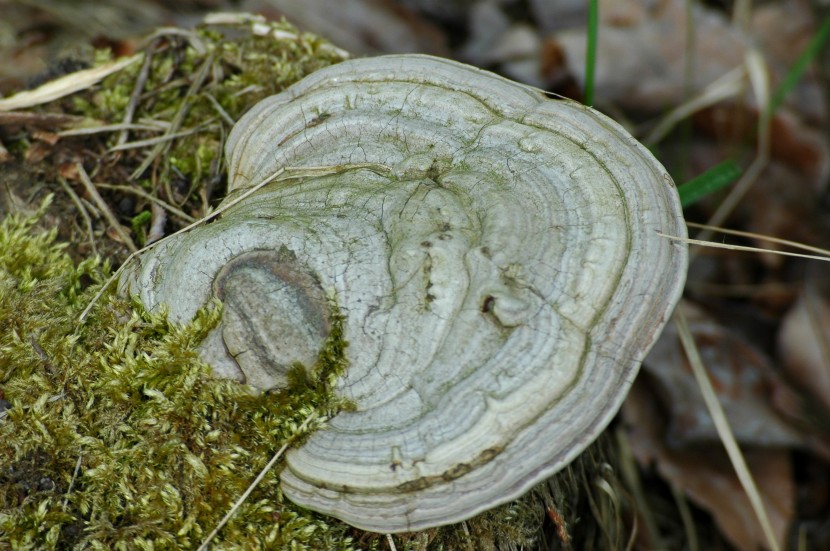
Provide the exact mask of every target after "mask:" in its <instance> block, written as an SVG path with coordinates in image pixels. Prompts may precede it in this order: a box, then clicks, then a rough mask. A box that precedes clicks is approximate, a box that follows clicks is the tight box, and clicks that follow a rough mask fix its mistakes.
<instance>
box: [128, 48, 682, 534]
mask: <svg viewBox="0 0 830 551" xmlns="http://www.w3.org/2000/svg"><path fill="white" fill-rule="evenodd" d="M226 153H227V158H228V166H229V181H230V184H229V185H230V191H231V194H230V197H233V196H234V194H235V193H236V194H237V195H238V193H240V192H242V191H244V190H246V189H250V188H251V187H252V186H255V185H256V184H257V183H259V182H261V181H263V180H264V179H266V178H268V177H269V176H271V175H273V174H275V173H277V172H278V171H280V170H281V169H285V168H286V167H306V168H308V169H309V174H312V173H313V172H314V169H313V168H312V167H340V168H339V169H338V170H336V171H335V172H336V173H333V174H322V175H320V176H314V175H310V176H308V177H305V178H297V179H292V180H285V181H275V182H273V183H271V184H268V185H267V186H264V187H263V188H262V189H260V190H257V191H256V192H255V193H253V194H252V195H251V196H250V197H248V198H246V199H245V200H243V201H241V202H240V203H239V204H237V205H234V206H233V207H232V208H230V209H229V210H228V211H226V212H225V213H223V215H222V217H221V219H218V220H216V221H214V222H212V223H211V224H209V225H205V226H202V227H199V228H196V229H194V230H192V231H190V232H188V233H185V234H182V235H180V236H176V237H174V238H172V239H170V240H168V241H167V242H165V243H163V244H161V245H160V246H159V247H157V248H156V249H154V250H153V251H150V252H149V253H147V254H146V255H145V256H144V257H143V258H142V262H141V265H140V267H138V268H136V269H134V270H132V271H131V272H129V273H127V274H125V276H124V277H122V282H121V286H122V289H123V290H125V292H134V293H138V294H139V296H140V298H141V300H142V301H143V302H144V303H145V304H146V305H147V306H148V307H150V308H158V307H160V306H161V305H162V304H166V305H167V307H168V308H169V312H170V316H171V318H172V319H174V320H178V321H187V320H189V319H190V318H191V317H192V316H193V315H194V314H195V312H196V310H197V309H198V308H199V307H201V306H202V305H204V303H205V302H206V301H207V300H209V299H210V298H211V297H212V296H218V297H219V298H221V299H222V300H223V302H224V305H225V309H224V311H223V319H222V322H221V323H220V325H219V326H218V327H217V328H216V329H214V330H213V331H212V333H211V334H210V335H209V336H208V338H207V339H206V341H205V342H204V343H203V345H202V349H201V354H202V356H203V358H204V359H205V360H207V361H208V362H209V363H211V364H212V365H213V367H214V371H215V372H216V373H217V374H220V375H224V376H229V377H235V378H237V379H238V380H241V381H244V382H247V383H248V384H252V385H255V386H258V387H260V388H269V387H273V386H279V385H281V384H283V383H284V381H285V376H286V370H287V369H288V368H289V367H290V366H291V365H293V364H294V363H295V362H301V363H304V364H308V362H309V361H313V359H314V357H315V354H316V353H317V352H318V351H319V348H320V346H321V345H322V342H323V341H324V340H325V338H326V337H327V335H328V333H329V330H330V324H331V320H330V319H329V313H328V310H327V309H326V304H327V302H326V301H327V300H328V299H329V298H330V297H334V300H335V301H336V304H337V305H338V306H339V309H340V312H341V313H342V314H343V315H344V316H345V339H346V340H347V341H348V342H349V347H348V349H347V356H348V361H349V367H348V370H347V372H346V373H345V375H343V376H342V377H341V378H340V379H339V381H338V382H337V392H338V393H340V394H341V395H342V396H344V397H347V398H348V399H349V400H351V401H352V402H353V403H354V404H355V409H354V410H353V411H344V412H341V413H339V414H338V415H336V416H335V417H334V418H333V419H332V420H331V421H330V422H329V424H328V425H327V426H326V427H325V428H323V429H321V430H319V431H317V432H315V433H314V434H312V435H311V436H310V437H309V438H308V440H307V441H306V442H305V443H304V444H303V445H301V446H300V447H298V448H297V449H293V450H290V451H289V452H288V454H287V456H286V466H285V468H284V470H283V471H282V474H281V479H282V485H283V491H284V493H285V495H286V496H288V497H289V498H290V499H291V500H293V501H294V502H296V503H298V504H301V505H303V506H306V507H309V508H311V509H314V510H316V511H320V512H323V513H326V514H329V515H333V516H335V517H337V518H340V519H342V520H344V521H346V522H348V523H350V524H352V525H354V526H357V527H359V528H362V529H366V530H373V531H379V532H400V531H411V530H419V529H425V528H428V527H433V526H438V525H443V524H449V523H453V522H458V521H461V520H464V519H466V518H469V517H470V516H473V515H475V514H476V513H479V512H481V511H484V510H486V509H489V508H491V507H494V506H495V505H498V504H500V503H504V502H506V501H509V500H512V499H514V498H516V497H518V496H520V495H521V494H522V493H524V492H525V491H527V490H528V489H529V488H530V487H531V486H533V485H534V484H536V483H538V482H539V481H541V480H543V479H544V478H546V477H548V476H550V475H552V474H553V473H555V472H556V471H558V470H559V469H561V468H562V467H563V466H565V465H567V464H568V463H569V462H570V461H571V460H572V459H573V458H574V457H575V456H576V455H577V454H579V453H580V452H581V451H582V450H583V449H584V448H585V447H586V446H588V445H589V444H590V443H591V442H592V441H593V440H594V438H595V437H596V436H597V435H598V434H599V433H600V432H601V431H602V430H603V428H604V427H605V426H606V425H607V424H608V422H609V421H610V419H611V418H612V417H613V416H614V414H615V413H616V412H617V410H618V408H619V406H620V404H621V402H622V400H623V399H624V398H625V396H626V394H627V392H628V389H629V387H630V385H631V383H632V381H633V379H634V377H635V375H636V374H637V370H638V368H639V366H640V363H641V361H642V360H643V358H644V357H645V355H646V353H647V352H648V350H649V348H650V347H651V346H652V344H653V343H654V341H655V339H656V338H657V336H658V334H659V333H660V331H661V329H662V328H663V326H664V325H665V323H666V321H667V319H668V317H669V316H670V314H671V312H672V310H673V308H674V306H675V304H676V303H677V301H678V299H679V297H680V295H681V292H682V289H683V284H684V280H685V274H686V267H687V249H686V245H685V244H684V243H682V242H679V241H677V240H670V239H668V238H666V237H665V235H670V236H677V237H681V238H682V237H685V236H686V229H685V224H684V220H683V214H682V211H681V207H680V203H679V200H678V197H677V192H676V189H675V187H674V184H673V182H672V180H671V178H670V177H669V175H668V174H667V173H666V170H665V169H664V168H663V167H662V166H661V165H660V164H659V163H658V162H657V161H656V160H655V159H654V157H653V156H652V155H651V154H650V153H649V152H648V151H647V150H646V149H645V148H644V147H643V146H642V145H641V144H639V143H638V142H637V141H636V140H635V139H634V138H632V137H631V136H630V135H629V134H628V133H627V132H626V131H625V130H624V129H623V128H622V127H621V126H619V125H618V124H617V123H615V122H614V121H612V120H610V119H608V118H607V117H605V116H603V115H602V114H600V113H598V112H596V111H594V110H592V109H590V108H588V107H585V106H583V105H581V104H578V103H575V102H573V101H569V100H564V99H551V98H549V97H547V96H546V95H545V94H544V93H542V92H540V91H539V90H536V89H534V88H531V87H528V86H524V85H521V84H517V83H515V82H511V81H509V80H506V79H504V78H502V77H499V76H497V75H494V74H492V73H489V72H486V71H483V70H480V69H476V68H473V67H470V66H467V65H464V64H461V63H457V62H454V61H449V60H445V59H439V58H434V57H429V56H423V55H398V56H383V57H376V58H367V59H357V60H353V61H346V62H343V63H340V64H338V65H334V66H331V67H327V68H325V69H322V70H320V71H317V72H315V73H313V74H311V75H310V76H308V77H306V78H305V79H304V80H302V81H300V82H299V83H297V84H295V85H294V86H292V87H290V88H288V89H287V90H285V91H284V92H282V93H281V94H278V95H276V96H272V97H270V98H267V99H265V100H263V101H262V102H260V103H259V104H257V105H255V106H254V107H253V108H252V109H251V110H250V111H249V112H248V113H247V114H246V115H245V116H243V117H242V119H241V120H240V121H239V122H238V123H237V124H236V126H235V127H234V129H233V131H232V132H231V134H230V136H229V138H228V141H227V144H226ZM370 166H380V167H384V170H372V169H369V168H366V167H370ZM349 167H352V168H353V169H350V168H349ZM661 234H662V235H661Z"/></svg>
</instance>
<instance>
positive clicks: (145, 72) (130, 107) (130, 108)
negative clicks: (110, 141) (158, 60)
mask: <svg viewBox="0 0 830 551" xmlns="http://www.w3.org/2000/svg"><path fill="white" fill-rule="evenodd" d="M155 52H156V43H155V42H152V43H151V44H150V45H149V46H147V49H146V50H145V52H144V63H142V65H141V69H140V70H139V71H138V76H137V77H136V79H135V86H134V87H133V93H132V94H131V95H130V101H129V103H127V107H126V108H125V109H124V119H123V121H122V122H123V123H124V124H130V123H131V122H133V116H135V109H136V107H138V100H139V98H140V97H141V91H142V90H144V84H145V83H146V82H147V77H149V75H150V64H151V63H152V61H153V55H154V54H155ZM128 133H129V132H128V129H127V128H125V129H123V130H122V131H121V134H120V135H119V136H118V140H117V141H116V142H115V143H116V145H121V144H123V143H125V142H126V141H127V135H128Z"/></svg>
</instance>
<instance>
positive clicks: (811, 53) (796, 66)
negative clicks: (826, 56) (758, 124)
mask: <svg viewBox="0 0 830 551" xmlns="http://www.w3.org/2000/svg"><path fill="white" fill-rule="evenodd" d="M828 38H830V17H826V18H825V19H824V22H823V23H822V24H821V27H819V29H818V31H817V32H816V34H815V35H813V38H812V39H810V42H809V43H808V44H807V47H806V48H804V51H803V52H801V55H800V56H798V59H796V61H795V63H793V66H792V67H790V70H789V71H787V74H786V75H785V76H784V80H782V81H781V84H779V85H778V87H777V88H776V89H775V93H774V94H773V95H772V99H771V100H770V103H769V106H768V107H767V112H766V115H767V116H771V115H772V114H773V113H775V111H777V110H778V108H779V107H781V104H782V103H783V102H784V98H785V97H787V94H789V93H790V92H791V91H792V89H793V88H795V85H796V84H798V81H799V80H801V77H802V76H804V72H805V71H806V70H807V67H809V66H810V63H812V61H813V60H814V59H815V58H816V56H818V53H819V52H820V51H821V49H822V48H823V47H824V45H825V44H826V43H827V39H828Z"/></svg>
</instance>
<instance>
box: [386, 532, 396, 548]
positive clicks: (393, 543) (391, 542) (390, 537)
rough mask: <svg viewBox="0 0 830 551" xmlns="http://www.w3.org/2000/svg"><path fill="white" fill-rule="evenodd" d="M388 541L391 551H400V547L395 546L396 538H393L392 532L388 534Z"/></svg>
mask: <svg viewBox="0 0 830 551" xmlns="http://www.w3.org/2000/svg"><path fill="white" fill-rule="evenodd" d="M386 543H388V544H389V551H398V548H397V547H396V546H395V540H394V539H392V534H386Z"/></svg>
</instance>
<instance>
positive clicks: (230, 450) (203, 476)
mask: <svg viewBox="0 0 830 551" xmlns="http://www.w3.org/2000/svg"><path fill="white" fill-rule="evenodd" d="M33 226H34V218H28V219H26V218H21V217H16V216H11V217H8V218H7V219H6V220H4V221H3V222H2V223H0V325H2V326H3V327H4V331H3V332H2V333H0V390H2V392H3V394H4V396H5V400H6V401H7V402H8V403H9V404H10V407H9V408H8V409H6V410H5V411H4V412H3V413H2V414H0V415H2V418H0V465H2V466H3V469H2V470H0V542H5V543H7V544H9V545H11V547H12V548H14V549H56V548H59V549H71V548H82V547H87V548H93V549H141V548H147V549H150V548H155V549H180V548H191V547H193V548H195V547H196V546H197V545H198V544H199V543H200V542H201V541H202V539H203V538H204V537H205V536H206V535H207V533H209V532H210V530H211V529H212V528H213V527H214V526H216V524H217V523H218V522H219V520H220V519H221V517H222V516H223V515H224V514H225V512H227V510H228V509H229V508H230V506H231V504H232V503H233V502H234V501H235V500H236V499H237V498H238V497H239V496H240V495H241V494H242V492H243V491H244V490H245V489H246V487H247V486H248V485H249V484H250V482H251V480H253V478H254V477H255V476H256V474H257V473H258V471H259V470H260V469H261V468H262V467H263V466H264V465H265V464H266V463H267V461H268V459H269V458H270V457H271V456H272V455H273V453H274V452H275V451H276V450H277V449H278V448H279V447H280V446H281V445H282V444H284V443H285V442H286V441H288V440H289V439H291V438H293V437H295V436H296V431H297V427H298V426H299V425H300V424H301V423H302V422H303V421H304V420H306V419H307V418H308V417H311V418H312V422H311V427H312V428H314V427H316V426H319V425H320V423H321V422H322V421H323V420H324V418H325V415H326V414H327V413H330V412H332V411H336V410H337V409H338V407H339V402H338V400H337V399H336V398H335V397H334V396H333V394H332V393H331V390H330V386H329V385H328V384H327V382H328V381H330V380H331V378H332V377H334V376H336V372H337V371H338V370H340V369H342V368H343V367H344V365H345V364H344V361H345V360H344V359H343V353H342V352H343V343H342V340H340V341H337V342H335V341H332V342H330V344H329V346H327V347H326V348H325V350H324V353H323V354H321V359H320V363H319V365H318V366H317V369H316V373H317V377H316V379H315V380H313V381H309V382H308V384H305V385H295V388H294V393H292V395H291V398H290V399H287V398H285V397H283V399H278V397H276V396H271V395H260V396H254V395H252V394H250V393H249V392H248V391H247V390H246V389H245V387H243V386H241V385H238V384H235V383H232V382H228V381H220V380H216V379H212V378H210V377H209V372H210V370H209V367H208V366H206V365H205V364H204V363H202V362H201V361H200V360H199V359H198V356H197V354H196V352H195V346H196V344H198V342H199V341H200V340H201V339H202V338H203V337H204V335H205V334H206V332H207V331H209V330H210V329H211V328H212V327H213V326H214V325H215V324H216V322H217V320H218V317H219V315H220V311H221V308H220V307H219V306H218V305H216V304H211V305H207V306H206V307H205V308H203V309H202V310H201V311H200V312H199V314H198V315H197V316H196V318H195V319H194V320H193V322H192V323H190V324H188V325H187V326H184V327H182V326H175V325H171V324H169V323H168V322H167V320H166V317H165V316H164V315H163V314H150V313H148V312H146V311H145V310H143V309H142V308H141V306H140V305H138V304H131V303H129V301H125V300H122V299H118V298H116V297H113V296H109V297H108V298H106V299H105V301H104V302H103V303H102V304H101V305H99V306H98V307H97V308H96V309H95V310H94V312H93V315H92V316H91V317H90V319H89V320H88V321H87V322H86V324H84V325H83V326H79V325H78V324H77V322H76V320H77V317H78V315H79V313H80V312H81V311H82V310H83V308H84V306H85V305H86V303H87V302H88V301H89V300H90V298H91V296H92V294H93V292H94V291H95V290H97V288H98V285H100V284H101V281H102V279H103V277H104V275H105V274H106V269H105V268H103V267H101V266H100V265H99V264H98V263H97V262H95V261H92V260H89V261H84V262H81V263H80V264H79V265H77V266H75V265H73V263H72V261H71V259H70V258H69V257H68V255H67V254H65V252H64V251H63V247H62V246H61V245H59V244H56V243H55V242H54V232H50V233H45V234H44V233H42V234H40V235H35V234H34V233H33ZM90 282H92V285H90V286H89V287H87V288H86V289H83V284H85V283H86V284H88V283H90ZM349 530H350V529H349V528H348V527H347V526H345V525H343V524H340V523H336V522H333V523H330V522H326V521H325V520H324V519H323V518H322V517H319V516H317V515H315V514H313V513H310V512H308V511H304V510H301V509H299V508H296V507H294V506H293V505H292V504H291V503H289V502H286V501H284V500H283V497H282V495H281V493H280V489H279V481H278V477H277V475H276V473H274V472H271V473H269V474H268V476H266V478H265V479H264V480H263V482H262V483H261V484H260V485H259V486H258V488H257V489H256V490H255V491H254V493H253V494H252V495H251V497H250V498H249V500H248V501H246V503H245V504H244V505H243V506H242V508H241V509H240V510H239V512H238V513H237V515H236V516H235V517H234V518H233V519H232V520H231V521H230V523H229V524H228V525H227V526H226V527H225V528H224V529H223V530H222V532H221V534H220V536H219V537H218V538H217V539H216V540H214V547H213V548H214V549H257V548H273V549H280V548H289V547H290V548H292V549H352V548H353V543H352V539H351V538H350V537H349V536H348V532H349Z"/></svg>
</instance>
